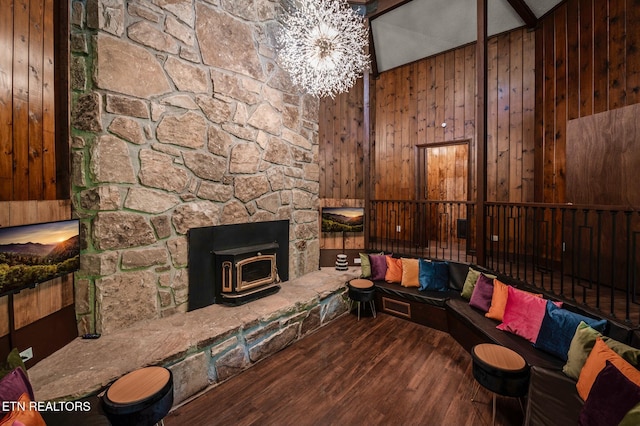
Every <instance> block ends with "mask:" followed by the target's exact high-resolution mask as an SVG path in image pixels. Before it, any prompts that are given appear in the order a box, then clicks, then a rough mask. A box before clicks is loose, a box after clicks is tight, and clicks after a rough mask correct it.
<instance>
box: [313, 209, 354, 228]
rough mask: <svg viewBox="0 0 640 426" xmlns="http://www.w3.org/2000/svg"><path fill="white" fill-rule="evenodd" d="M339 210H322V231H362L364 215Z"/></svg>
mask: <svg viewBox="0 0 640 426" xmlns="http://www.w3.org/2000/svg"><path fill="white" fill-rule="evenodd" d="M339 212H340V210H336V211H335V212H334V211H331V210H327V211H325V210H323V211H322V232H362V230H363V229H364V226H363V224H364V217H363V216H361V215H360V216H349V215H344V214H341V213H339Z"/></svg>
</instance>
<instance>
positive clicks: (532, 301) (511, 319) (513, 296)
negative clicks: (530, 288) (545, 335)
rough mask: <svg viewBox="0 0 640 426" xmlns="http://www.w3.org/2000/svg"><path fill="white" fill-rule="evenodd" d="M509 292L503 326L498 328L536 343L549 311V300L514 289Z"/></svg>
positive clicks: (511, 288) (500, 325) (510, 288)
mask: <svg viewBox="0 0 640 426" xmlns="http://www.w3.org/2000/svg"><path fill="white" fill-rule="evenodd" d="M508 292H509V296H508V297H507V304H506V306H505V308H504V315H503V316H502V324H499V325H498V326H497V327H496V328H497V329H498V330H503V331H507V332H509V333H513V334H515V335H517V336H520V337H524V338H525V339H527V340H528V341H530V342H531V343H535V342H536V339H537V338H538V333H539V332H540V327H541V326H542V320H543V319H544V314H545V312H546V311H547V299H544V298H542V297H540V295H534V294H531V293H528V292H526V291H522V290H518V289H517V288H513V287H509V288H508Z"/></svg>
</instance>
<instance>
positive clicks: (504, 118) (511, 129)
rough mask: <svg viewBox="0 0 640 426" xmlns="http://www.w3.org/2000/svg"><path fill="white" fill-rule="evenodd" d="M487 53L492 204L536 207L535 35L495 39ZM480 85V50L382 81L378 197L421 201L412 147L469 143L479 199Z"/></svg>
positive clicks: (423, 63)
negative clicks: (477, 54) (477, 107)
mask: <svg viewBox="0 0 640 426" xmlns="http://www.w3.org/2000/svg"><path fill="white" fill-rule="evenodd" d="M488 51H489V53H488V58H487V59H488V68H489V81H488V90H489V95H488V100H487V104H488V105H487V108H488V116H489V117H488V128H487V132H488V147H487V157H488V160H487V161H488V163H487V200H488V201H511V202H527V201H533V196H534V187H533V184H534V176H533V174H534V149H533V148H534V139H533V136H534V133H533V126H534V124H535V117H534V112H535V104H534V102H535V94H534V93H535V67H534V65H535V64H534V55H533V54H532V52H534V51H535V37H534V33H532V32H529V31H527V30H523V29H522V30H516V31H513V32H511V33H508V34H504V35H501V36H498V37H493V38H491V39H490V40H489V44H488ZM475 79H476V71H475V46H474V45H469V46H464V47H461V48H458V49H455V50H452V51H449V52H445V53H443V54H439V55H436V56H433V57H430V58H426V59H423V60H420V61H417V62H414V63H412V64H408V65H405V66H402V67H399V68H396V69H393V70H390V71H387V72H385V73H382V74H381V75H380V77H379V79H378V80H376V81H375V105H376V106H375V111H374V113H373V114H374V116H375V124H374V133H375V140H374V147H373V149H372V163H373V164H372V168H373V169H372V182H373V197H374V198H376V199H396V200H398V199H413V198H414V197H415V192H416V191H415V189H416V188H415V185H416V182H415V167H416V163H415V158H414V146H416V145H421V144H438V143H443V142H451V141H460V140H465V139H470V140H471V142H470V145H469V161H470V164H469V174H470V176H471V180H470V181H471V188H469V197H470V199H471V200H473V199H475V192H476V188H475V181H476V177H475V175H476V172H475V153H476V145H475V113H476V111H475V96H476V81H475ZM442 123H446V126H445V127H443V126H442ZM433 179H437V176H434V177H433Z"/></svg>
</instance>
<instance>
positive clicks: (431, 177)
mask: <svg viewBox="0 0 640 426" xmlns="http://www.w3.org/2000/svg"><path fill="white" fill-rule="evenodd" d="M416 158H417V161H416V199H417V200H418V201H420V202H421V203H419V207H418V208H419V210H420V211H419V212H418V217H419V218H420V220H419V223H421V224H423V225H422V226H420V227H418V230H417V232H418V233H419V234H420V235H417V237H418V240H419V241H421V242H422V244H423V247H430V246H432V245H433V244H435V247H436V248H437V249H442V250H448V249H451V248H452V247H453V246H452V245H459V244H460V243H461V241H462V240H465V239H467V234H468V221H467V217H469V215H468V211H467V210H468V207H467V201H468V196H469V140H463V141H453V142H444V143H439V144H429V145H417V146H416Z"/></svg>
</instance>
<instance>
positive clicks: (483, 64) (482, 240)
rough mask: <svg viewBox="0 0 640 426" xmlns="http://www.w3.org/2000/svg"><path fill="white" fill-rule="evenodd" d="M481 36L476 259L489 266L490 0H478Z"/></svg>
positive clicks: (477, 49)
mask: <svg viewBox="0 0 640 426" xmlns="http://www.w3.org/2000/svg"><path fill="white" fill-rule="evenodd" d="M477 1H478V3H477V14H478V18H477V24H478V28H477V30H478V37H477V42H476V85H477V90H478V97H477V99H476V100H477V103H476V114H477V115H476V117H477V118H476V262H477V263H478V265H480V266H486V253H485V245H486V241H487V229H486V222H485V206H486V202H487V193H486V187H487V105H486V100H487V9H488V0H477Z"/></svg>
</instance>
